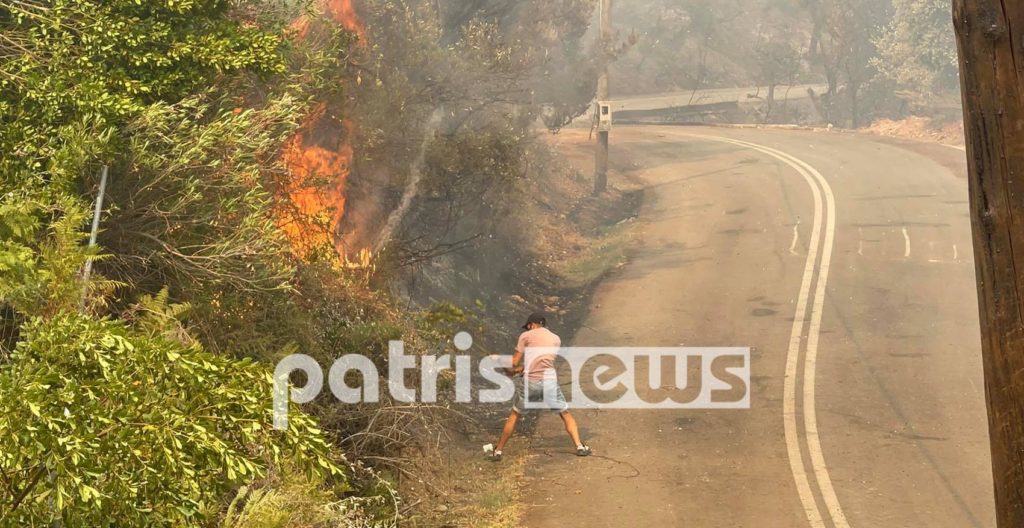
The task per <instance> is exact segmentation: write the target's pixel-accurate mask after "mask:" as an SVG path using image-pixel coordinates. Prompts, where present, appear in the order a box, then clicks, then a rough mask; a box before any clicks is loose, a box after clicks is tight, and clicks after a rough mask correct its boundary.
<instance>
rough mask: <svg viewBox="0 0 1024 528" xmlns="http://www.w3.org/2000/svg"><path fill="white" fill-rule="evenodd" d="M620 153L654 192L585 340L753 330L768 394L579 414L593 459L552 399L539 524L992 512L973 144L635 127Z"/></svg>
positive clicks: (711, 523) (535, 444) (617, 157)
mask: <svg viewBox="0 0 1024 528" xmlns="http://www.w3.org/2000/svg"><path fill="white" fill-rule="evenodd" d="M560 138H561V139H559V141H560V142H561V143H562V145H561V148H563V150H564V151H565V152H566V153H567V155H569V156H570V158H573V159H576V160H579V162H580V166H579V168H580V169H581V170H582V171H583V172H584V173H589V171H590V170H591V167H592V165H590V164H589V162H588V161H587V160H589V159H590V158H591V154H590V148H591V146H590V144H588V143H587V142H586V132H585V131H575V130H567V131H565V132H564V133H563V135H561V136H560ZM611 159H612V164H613V167H614V168H615V169H616V176H615V178H617V179H618V183H619V184H620V185H623V186H629V185H633V186H640V187H642V188H643V193H644V205H643V206H642V210H641V212H640V215H639V217H638V219H637V220H636V222H635V223H636V226H635V228H634V232H635V234H636V241H635V247H634V248H633V249H632V250H631V251H630V260H629V262H628V264H627V265H625V266H624V267H623V268H621V269H620V270H619V271H618V272H616V273H615V274H614V275H613V276H611V277H609V278H608V279H607V280H605V281H604V282H603V283H602V285H601V286H600V287H599V290H598V292H597V293H596V295H595V297H594V301H593V305H592V306H591V310H590V313H589V315H588V316H587V318H586V322H585V325H584V328H583V329H582V330H581V331H580V332H579V333H578V334H577V335H576V338H575V340H574V342H573V344H574V345H576V346H676V345H680V344H685V345H688V346H749V347H752V349H753V351H752V359H751V369H752V372H751V375H752V380H751V408H750V409H749V410H716V411H708V410H704V411H695V410H671V411H669V410H630V411H623V410H581V411H578V412H577V413H576V414H577V419H578V420H579V422H580V424H581V426H582V429H583V431H584V434H585V436H586V437H587V438H588V440H589V443H590V444H591V445H592V446H593V448H594V451H595V453H596V454H597V455H599V456H596V457H592V458H577V457H575V456H573V455H572V453H571V451H570V450H569V449H567V446H566V441H565V439H564V437H563V435H564V433H563V432H562V431H561V427H560V424H559V423H558V419H557V417H554V416H545V417H542V418H541V420H540V423H539V424H538V427H537V429H536V433H535V436H534V437H533V438H532V439H531V440H530V441H529V442H528V445H526V446H524V445H523V444H521V443H516V442H513V444H512V445H510V449H515V448H520V449H526V448H528V449H530V459H529V462H528V470H527V480H526V482H525V483H524V501H525V504H524V510H525V513H526V515H525V518H524V521H523V524H524V525H525V526H530V527H564V526H587V527H590V528H600V527H618V526H627V527H634V526H635V527H640V526H693V527H705V526H706V527H803V526H812V527H819V526H821V527H833V526H834V527H836V528H845V527H846V526H853V527H858V528H860V527H918V526H927V527H980V526H993V525H994V512H993V507H992V489H991V479H990V474H989V457H988V444H987V442H988V439H987V426H986V421H985V407H984V395H983V385H982V379H981V364H980V344H979V337H978V335H979V334H978V316H977V308H976V294H975V285H974V268H973V259H972V253H971V251H972V250H971V237H970V224H969V218H968V205H967V189H966V187H967V185H966V179H965V178H964V176H963V172H964V170H965V169H964V166H965V163H964V160H963V153H962V152H961V151H958V150H955V149H953V148H949V147H945V146H941V145H918V144H910V143H905V144H904V143H898V142H893V141H891V140H882V139H874V138H871V137H867V136H861V135H854V134H837V133H822V132H802V131H780V130H734V129H718V128H680V127H617V128H616V129H615V130H614V131H613V133H612V152H611ZM816 203H817V204H818V205H817V206H816ZM555 330H556V331H557V329H555ZM562 381H563V382H564V381H565V380H562ZM519 442H522V441H521V440H520V441H519Z"/></svg>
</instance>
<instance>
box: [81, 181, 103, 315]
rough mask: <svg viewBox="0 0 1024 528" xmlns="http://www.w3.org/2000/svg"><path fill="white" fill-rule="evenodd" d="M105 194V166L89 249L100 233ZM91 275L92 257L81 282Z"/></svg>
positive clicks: (93, 214)
mask: <svg viewBox="0 0 1024 528" xmlns="http://www.w3.org/2000/svg"><path fill="white" fill-rule="evenodd" d="M106 192H107V166H106V165H104V166H103V168H102V169H101V170H100V192H99V194H98V195H97V196H96V208H95V209H94V210H93V213H92V231H91V232H90V233H89V247H93V246H95V245H96V237H97V236H98V235H99V231H100V214H101V213H102V212H103V196H104V194H105V193H106ZM91 274H92V257H89V260H86V261H85V269H84V270H83V271H82V282H83V283H88V282H89V275H91ZM85 294H86V292H85V291H83V292H82V305H83V306H84V305H85Z"/></svg>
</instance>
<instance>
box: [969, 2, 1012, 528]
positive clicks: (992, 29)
mask: <svg viewBox="0 0 1024 528" xmlns="http://www.w3.org/2000/svg"><path fill="white" fill-rule="evenodd" d="M953 22H954V26H955V27H956V33H957V46H958V47H959V49H960V79H961V86H962V90H963V109H964V131H965V133H966V136H967V164H968V173H969V185H970V202H971V224H972V229H973V233H974V258H975V267H976V273H977V279H978V303H979V311H980V314H981V349H982V356H983V359H982V360H983V364H984V371H985V398H986V401H987V403H988V421H989V437H990V445H991V450H992V469H993V475H994V483H995V499H996V518H997V520H998V525H999V526H1000V527H1001V528H1019V527H1021V526H1024V40H1022V39H1021V36H1022V35H1024V2H1021V1H1019V0H955V1H954V2H953Z"/></svg>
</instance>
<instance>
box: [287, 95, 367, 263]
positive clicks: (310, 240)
mask: <svg viewBox="0 0 1024 528" xmlns="http://www.w3.org/2000/svg"><path fill="white" fill-rule="evenodd" d="M322 119H323V107H321V108H320V109H319V111H317V112H314V114H313V116H311V118H310V120H309V121H308V122H307V124H306V125H303V127H302V128H301V129H300V130H299V132H298V133H297V134H296V135H295V136H294V137H293V138H292V139H291V140H289V141H288V144H287V145H286V147H285V151H284V162H285V165H287V166H288V169H289V172H290V178H289V180H288V182H287V189H286V191H287V194H288V198H289V200H290V203H291V206H292V207H291V210H290V211H286V212H285V213H284V214H283V215H282V218H280V220H281V222H280V225H281V228H282V229H283V230H284V231H285V233H286V234H287V235H288V238H289V239H290V240H291V241H292V245H293V247H294V248H295V249H296V251H297V252H298V253H300V254H303V255H305V254H309V252H310V251H312V250H314V249H315V248H317V247H323V246H325V245H333V244H334V238H335V235H336V233H337V230H338V226H339V224H340V223H341V218H342V216H344V214H345V180H346V179H347V178H348V175H349V165H350V164H351V163H352V154H353V152H352V145H351V143H348V141H347V138H345V139H341V140H340V141H339V143H338V144H337V146H336V147H334V148H328V147H325V146H322V145H312V144H308V141H309V140H308V135H309V134H310V133H312V132H313V131H314V130H315V129H316V128H317V124H318V123H319V122H320V121H321V120H322ZM344 125H345V129H346V132H349V131H350V130H351V124H350V123H349V122H345V123H344ZM347 135H348V134H347V133H346V136H347ZM339 139H340V138H339Z"/></svg>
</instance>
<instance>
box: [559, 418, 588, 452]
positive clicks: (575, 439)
mask: <svg viewBox="0 0 1024 528" xmlns="http://www.w3.org/2000/svg"><path fill="white" fill-rule="evenodd" d="M559 416H561V417H562V422H564V423H565V432H567V433H569V438H572V446H573V447H579V446H581V445H583V442H581V441H580V430H579V428H578V427H577V426H576V419H575V418H573V417H572V414H570V413H569V411H562V412H561V414H559Z"/></svg>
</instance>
